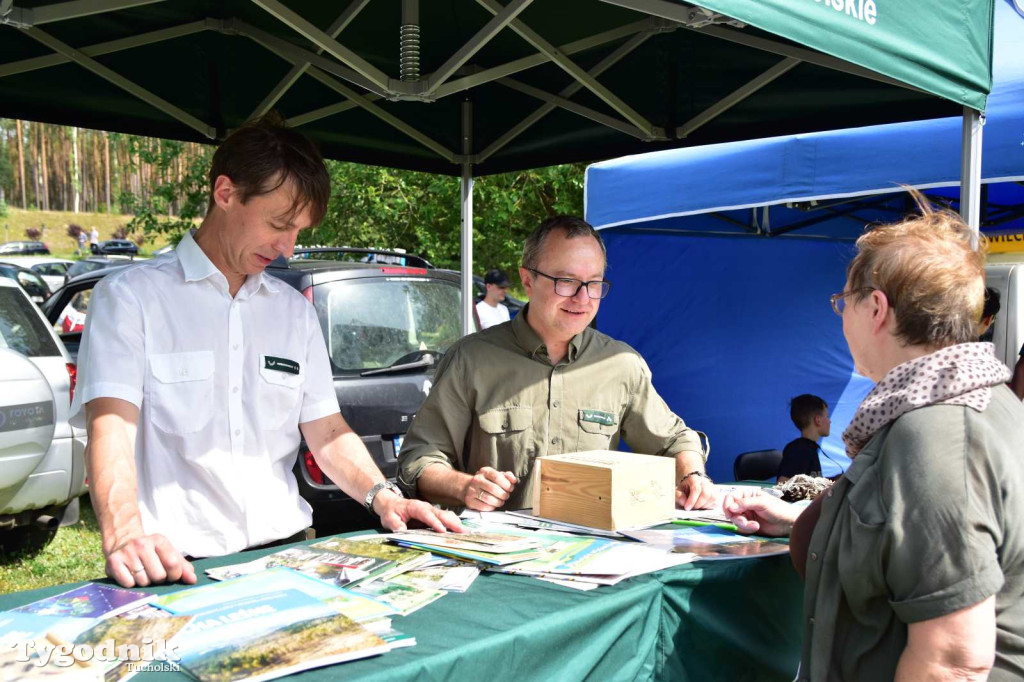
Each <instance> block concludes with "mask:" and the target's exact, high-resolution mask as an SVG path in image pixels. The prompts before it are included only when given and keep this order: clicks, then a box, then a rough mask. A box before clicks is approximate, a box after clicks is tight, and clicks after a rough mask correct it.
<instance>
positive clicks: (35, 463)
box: [0, 278, 86, 550]
mask: <svg viewBox="0 0 1024 682" xmlns="http://www.w3.org/2000/svg"><path fill="white" fill-rule="evenodd" d="M75 376H76V368H75V365H74V364H73V363H72V362H71V358H70V356H69V355H68V353H67V350H66V349H65V348H64V346H63V345H62V344H61V342H60V339H58V338H57V335H56V334H55V333H54V331H53V328H52V327H51V326H50V325H49V324H48V323H47V321H46V319H45V318H44V317H43V316H42V314H41V313H40V311H39V309H38V308H37V307H36V306H35V305H34V304H33V303H32V301H30V300H29V298H28V296H27V295H26V294H25V292H24V291H22V289H21V287H19V286H18V285H17V284H16V283H15V282H13V281H11V280H7V279H4V278H0V547H2V548H4V549H5V550H11V549H16V548H21V547H24V546H25V545H29V546H37V545H40V544H45V543H46V542H48V541H49V540H50V539H51V538H52V537H53V535H54V534H55V532H56V529H57V526H58V525H59V524H60V521H61V519H62V518H64V516H65V513H66V512H67V511H68V507H69V505H71V507H72V509H73V510H77V498H78V496H79V495H81V494H82V493H83V492H85V488H86V485H85V431H84V430H81V429H73V428H72V427H71V425H70V423H69V421H68V417H69V411H70V407H71V397H72V394H73V391H74V389H75ZM72 502H74V505H72V504H71V503H72Z"/></svg>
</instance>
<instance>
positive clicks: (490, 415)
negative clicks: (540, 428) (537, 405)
mask: <svg viewBox="0 0 1024 682" xmlns="http://www.w3.org/2000/svg"><path fill="white" fill-rule="evenodd" d="M531 426H533V408H531V407H529V406H525V405H524V406H518V405H517V406H512V407H496V408H494V409H493V410H487V411H486V412H483V413H481V414H480V428H481V430H483V431H484V432H485V433H491V434H495V433H514V432H516V431H525V430H526V429H528V428H530V427H531Z"/></svg>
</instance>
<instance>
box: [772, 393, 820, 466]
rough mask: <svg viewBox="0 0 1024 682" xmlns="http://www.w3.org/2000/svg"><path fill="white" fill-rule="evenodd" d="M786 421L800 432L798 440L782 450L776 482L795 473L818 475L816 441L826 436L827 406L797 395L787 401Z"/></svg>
mask: <svg viewBox="0 0 1024 682" xmlns="http://www.w3.org/2000/svg"><path fill="white" fill-rule="evenodd" d="M789 418H790V419H792V420H793V424H794V425H795V426H796V428H798V429H800V437H799V438H797V439H796V440H793V441H791V442H790V443H789V444H788V445H787V446H786V448H785V449H784V450H783V451H782V463H781V464H780V465H779V483H785V482H786V481H788V480H789V479H790V478H792V477H793V476H796V475H797V474H807V475H808V476H821V462H820V461H819V460H818V441H819V440H821V439H822V438H824V437H825V436H827V435H828V434H829V429H830V428H831V426H832V422H831V420H829V418H828V405H827V404H826V403H825V401H824V400H822V399H821V398H819V397H818V396H816V395H811V394H810V393H805V394H803V395H798V396H797V397H795V398H793V399H792V400H790V401H789Z"/></svg>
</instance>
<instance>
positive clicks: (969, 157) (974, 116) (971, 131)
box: [960, 107, 985, 246]
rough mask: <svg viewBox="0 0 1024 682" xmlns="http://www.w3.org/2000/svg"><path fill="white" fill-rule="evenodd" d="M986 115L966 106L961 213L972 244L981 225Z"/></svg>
mask: <svg viewBox="0 0 1024 682" xmlns="http://www.w3.org/2000/svg"><path fill="white" fill-rule="evenodd" d="M984 125H985V115H984V114H982V113H981V112H980V111H977V110H976V109H971V108H970V107H964V126H963V142H962V145H961V152H960V215H961V217H963V219H964V221H965V222H966V223H967V224H968V225H970V226H971V244H972V245H973V246H977V245H978V230H979V229H980V226H981V129H982V126H984Z"/></svg>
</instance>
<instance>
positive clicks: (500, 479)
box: [462, 467, 519, 511]
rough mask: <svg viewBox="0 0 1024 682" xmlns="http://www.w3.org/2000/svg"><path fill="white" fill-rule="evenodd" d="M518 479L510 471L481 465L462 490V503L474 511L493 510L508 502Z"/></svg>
mask: <svg viewBox="0 0 1024 682" xmlns="http://www.w3.org/2000/svg"><path fill="white" fill-rule="evenodd" d="M517 483H519V479H518V478H516V477H515V474H513V473H512V472H511V471H498V470H496V469H492V468H491V467H481V469H480V470H479V471H478V472H476V474H475V475H474V476H472V477H471V478H470V479H469V480H468V481H466V487H465V488H464V489H463V491H462V504H463V505H465V506H466V508H467V509H473V510H474V511H494V510H495V509H498V508H499V507H501V506H503V505H504V504H505V503H506V502H508V498H509V495H511V494H512V491H513V490H515V487H516V484H517Z"/></svg>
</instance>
